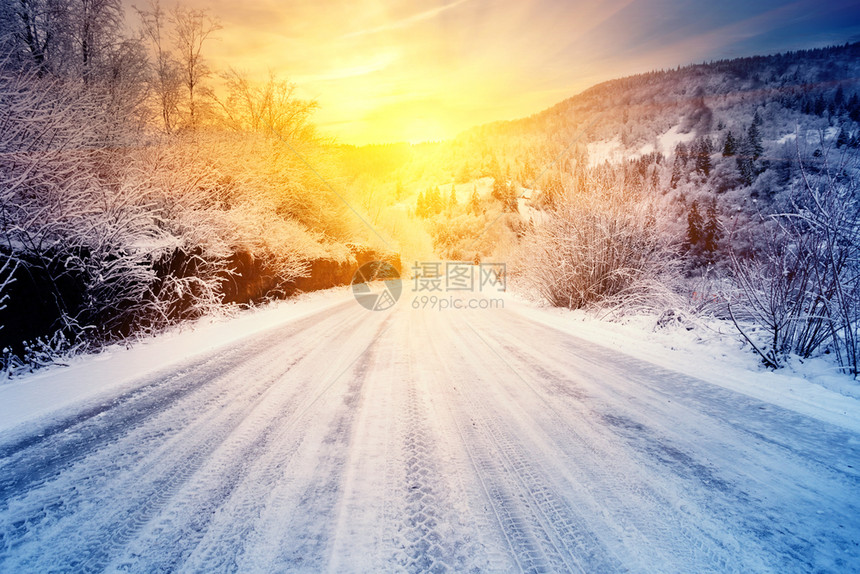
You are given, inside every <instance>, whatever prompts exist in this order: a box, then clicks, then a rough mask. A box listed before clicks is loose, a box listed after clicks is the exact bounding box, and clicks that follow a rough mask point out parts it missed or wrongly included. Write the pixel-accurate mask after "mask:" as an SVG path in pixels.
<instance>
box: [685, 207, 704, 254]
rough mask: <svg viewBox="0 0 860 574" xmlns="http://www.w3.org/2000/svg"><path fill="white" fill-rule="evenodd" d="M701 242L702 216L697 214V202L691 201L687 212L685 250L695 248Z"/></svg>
mask: <svg viewBox="0 0 860 574" xmlns="http://www.w3.org/2000/svg"><path fill="white" fill-rule="evenodd" d="M701 241H702V215H701V214H700V213H699V202H698V201H693V203H692V205H690V211H688V212H687V249H688V250H692V249H694V248H696V247H697V246H698V245H699V243H701Z"/></svg>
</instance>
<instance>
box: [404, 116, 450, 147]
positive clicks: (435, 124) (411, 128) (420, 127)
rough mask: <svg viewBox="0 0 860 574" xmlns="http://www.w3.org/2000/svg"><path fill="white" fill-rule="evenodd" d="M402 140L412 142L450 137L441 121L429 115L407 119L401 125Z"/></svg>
mask: <svg viewBox="0 0 860 574" xmlns="http://www.w3.org/2000/svg"><path fill="white" fill-rule="evenodd" d="M402 133H403V140H404V141H407V142H409V143H412V144H416V143H421V142H428V141H440V140H444V139H446V138H448V137H450V134H449V133H448V130H446V129H445V126H444V125H443V123H442V122H441V121H439V120H438V119H436V118H433V117H430V116H419V117H414V118H411V119H408V120H406V121H405V122H404V126H403V132H402Z"/></svg>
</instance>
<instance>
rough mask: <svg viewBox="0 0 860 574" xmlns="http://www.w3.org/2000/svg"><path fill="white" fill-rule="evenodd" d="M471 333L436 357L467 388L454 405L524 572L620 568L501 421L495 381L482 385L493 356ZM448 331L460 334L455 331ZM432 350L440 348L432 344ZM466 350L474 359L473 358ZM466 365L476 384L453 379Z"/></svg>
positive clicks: (475, 463) (465, 440)
mask: <svg viewBox="0 0 860 574" xmlns="http://www.w3.org/2000/svg"><path fill="white" fill-rule="evenodd" d="M464 331H465V329H460V330H459V332H458V333H457V335H456V337H457V344H455V343H454V342H453V341H447V342H448V343H449V346H448V348H446V351H447V352H446V353H444V354H443V353H440V352H439V351H438V350H436V351H435V353H436V355H437V356H438V357H445V359H446V362H445V363H442V364H443V366H444V370H445V372H446V373H447V374H448V378H449V380H456V381H458V384H459V387H458V388H460V389H462V391H461V394H460V397H461V399H462V400H461V402H460V404H456V405H452V406H451V408H452V410H453V411H454V412H456V413H458V415H457V416H456V417H455V418H456V419H457V426H458V430H459V432H460V434H461V436H462V437H463V439H462V440H463V443H464V445H465V446H466V448H467V450H468V452H469V457H470V459H471V461H472V464H473V467H474V470H475V472H476V474H477V475H478V476H479V478H480V481H481V483H482V485H483V487H484V490H485V492H486V495H487V499H488V501H489V503H490V504H491V505H492V507H493V510H494V514H495V515H496V517H497V520H498V522H499V525H500V528H501V530H502V531H503V532H504V534H505V537H506V539H507V542H508V544H509V546H510V549H511V551H512V555H513V557H514V559H515V560H516V562H517V564H518V566H519V568H520V569H521V570H522V571H524V572H545V571H559V572H560V571H565V572H573V571H579V572H585V571H615V570H618V569H619V567H620V564H619V563H618V561H617V560H615V559H614V558H613V557H611V555H610V554H609V553H608V551H607V550H606V548H604V547H603V545H602V543H601V542H600V541H599V540H598V539H596V538H595V537H594V536H593V535H592V534H591V533H590V532H589V530H588V528H587V524H586V523H584V522H583V521H582V520H581V518H580V517H579V516H578V513H577V512H576V510H575V509H574V508H573V507H571V506H570V505H569V504H568V502H567V501H566V500H565V499H564V498H563V497H562V496H560V495H559V493H558V492H557V487H556V485H555V484H554V483H553V481H552V480H549V479H548V478H547V477H546V476H545V475H544V474H543V472H541V471H540V470H539V468H540V466H541V463H540V461H538V460H535V459H534V457H533V456H529V454H527V451H526V450H525V449H524V446H523V444H522V439H521V438H519V437H515V436H514V435H513V432H514V429H512V428H511V426H510V424H508V425H505V424H503V423H502V422H501V420H500V419H499V416H500V415H501V414H503V413H504V410H501V409H500V408H499V405H498V404H496V405H495V406H496V410H495V412H493V411H492V410H491V407H490V404H491V403H493V402H495V401H494V400H488V399H491V397H490V396H488V395H487V389H488V388H492V387H491V386H490V385H491V381H488V380H482V379H483V377H480V373H481V372H482V369H481V368H480V367H478V368H475V365H476V363H478V362H479V361H478V360H477V359H476V356H480V355H484V356H486V352H484V353H479V352H478V349H480V346H481V345H483V342H482V341H480V340H475V338H474V337H470V338H469V339H468V340H467V339H466V338H465V337H463V332H464ZM437 332H439V331H438V330H437ZM448 332H451V333H455V332H456V330H455V329H454V328H453V327H452V328H451V330H450V331H448ZM431 344H436V343H435V342H434V341H432V340H431ZM465 349H469V350H470V351H471V353H470V354H468V355H467V354H466V353H464V352H463V350H465ZM457 355H459V357H458V358H455V357H457ZM485 362H486V361H485ZM464 365H469V366H472V367H473V369H472V370H471V371H470V373H469V374H470V375H471V380H470V378H467V377H465V376H457V375H456V372H454V373H452V371H453V370H454V368H455V366H460V368H462V366H464ZM476 373H477V374H478V377H477V378H476V377H475V374H476ZM479 383H480V388H479ZM481 391H483V392H481Z"/></svg>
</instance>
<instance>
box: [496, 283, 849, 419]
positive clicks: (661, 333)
mask: <svg viewBox="0 0 860 574" xmlns="http://www.w3.org/2000/svg"><path fill="white" fill-rule="evenodd" d="M507 305H508V306H509V307H510V308H512V309H516V310H517V311H518V312H519V313H521V314H523V315H526V316H528V317H529V318H530V319H533V320H535V321H538V322H540V323H543V324H545V325H548V326H551V327H554V328H556V329H559V330H560V331H563V332H565V333H568V334H571V335H575V336H577V337H582V338H584V339H587V340H589V341H591V342H593V343H598V344H601V345H603V346H606V347H609V348H611V349H617V350H619V351H621V352H623V353H626V354H628V355H631V356H634V357H636V358H638V359H642V360H644V361H648V362H649V363H654V364H657V365H660V366H661V367H664V368H667V369H671V370H673V371H678V372H681V373H683V374H685V375H689V376H692V377H696V378H698V379H702V380H705V381H707V382H709V383H712V384H715V385H718V386H721V387H724V388H726V389H730V390H732V391H736V392H739V393H743V394H745V395H748V396H750V397H753V398H755V399H758V400H760V401H764V402H767V403H771V404H774V405H778V406H780V407H783V408H786V409H789V410H792V411H795V412H797V413H801V414H804V415H807V416H810V417H813V418H816V419H819V420H821V421H825V422H828V423H832V424H835V425H838V426H841V427H842V428H845V429H848V430H852V431H860V382H858V381H855V380H853V379H852V378H851V377H849V376H847V375H844V374H840V373H838V372H837V370H836V366H835V365H833V364H832V363H830V362H827V361H825V360H822V359H811V360H807V361H804V362H800V361H798V360H795V361H794V362H793V363H792V365H791V366H790V367H789V368H786V369H782V370H780V371H771V370H769V369H766V368H765V367H764V366H762V365H761V362H760V361H759V359H758V356H757V355H755V354H754V353H753V352H751V351H750V349H749V348H748V347H744V346H743V345H742V343H741V342H740V339H739V337H738V335H737V331H735V330H734V327H733V326H732V325H731V324H730V323H728V322H726V321H719V320H711V321H705V322H698V324H696V325H695V326H693V325H689V324H688V323H684V324H681V323H680V322H673V323H670V324H669V325H666V326H664V327H659V326H658V325H657V323H658V318H657V317H655V316H636V317H630V318H627V319H626V320H625V322H624V323H623V324H622V323H615V322H608V321H601V320H598V319H596V318H595V317H593V316H591V315H589V314H587V313H586V312H584V311H569V310H567V309H558V308H551V307H540V306H537V305H535V304H534V303H532V302H530V301H526V300H524V299H521V298H519V297H516V296H513V297H509V301H508V302H507ZM688 326H690V327H692V329H691V330H688V328H687V327H688Z"/></svg>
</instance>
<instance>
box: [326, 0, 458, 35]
mask: <svg viewBox="0 0 860 574" xmlns="http://www.w3.org/2000/svg"><path fill="white" fill-rule="evenodd" d="M466 2H469V0H456V2H451V3H450V4H446V5H444V6H440V7H439V8H433V9H431V10H425V11H424V12H419V13H418V14H413V15H412V16H408V17H406V18H403V19H400V20H397V21H395V22H390V23H388V24H383V25H382V26H377V27H375V28H368V29H366V30H358V31H356V32H350V33H349V34H344V35H343V36H341V38H355V37H358V36H368V35H370V34H378V33H380V32H388V31H390V30H399V29H401V28H408V27H409V26H412V25H414V24H417V23H419V22H423V21H425V20H432V19H433V18H435V17H436V16H438V15H439V14H441V13H442V12H447V11H448V10H451V9H452V8H456V7H457V6H459V5H460V4H465V3H466Z"/></svg>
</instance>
